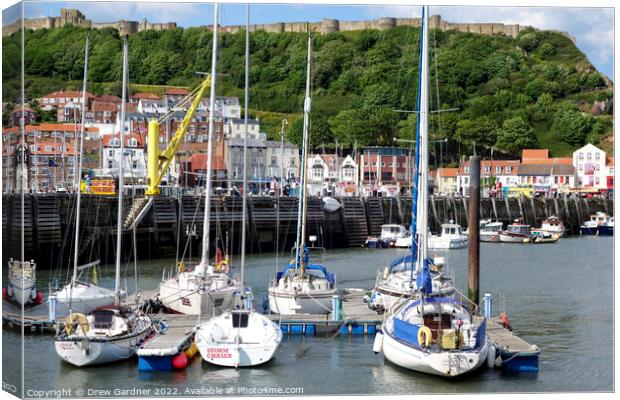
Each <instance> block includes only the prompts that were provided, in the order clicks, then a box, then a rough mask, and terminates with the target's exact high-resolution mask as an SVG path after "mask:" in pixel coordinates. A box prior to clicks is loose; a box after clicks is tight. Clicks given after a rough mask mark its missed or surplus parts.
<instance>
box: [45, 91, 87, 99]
mask: <svg viewBox="0 0 620 400" xmlns="http://www.w3.org/2000/svg"><path fill="white" fill-rule="evenodd" d="M44 97H50V98H60V97H82V92H78V91H77V90H67V91H62V90H61V91H56V92H52V93H48V94H46V95H44V96H41V98H44ZM86 97H95V95H94V94H92V93H88V92H86Z"/></svg>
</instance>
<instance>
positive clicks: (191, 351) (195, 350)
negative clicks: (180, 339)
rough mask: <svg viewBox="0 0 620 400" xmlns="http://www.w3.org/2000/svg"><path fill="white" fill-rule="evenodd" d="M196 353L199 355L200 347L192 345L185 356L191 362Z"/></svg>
mask: <svg viewBox="0 0 620 400" xmlns="http://www.w3.org/2000/svg"><path fill="white" fill-rule="evenodd" d="M196 353H198V347H197V346H196V343H192V344H191V346H189V347H188V348H187V349H186V350H185V355H186V356H187V359H188V360H191V359H192V358H194V356H195V355H196Z"/></svg>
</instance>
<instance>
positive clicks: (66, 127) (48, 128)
mask: <svg viewBox="0 0 620 400" xmlns="http://www.w3.org/2000/svg"><path fill="white" fill-rule="evenodd" d="M18 129H19V127H17V126H14V127H12V128H5V129H3V131H4V132H7V133H13V132H17V131H18ZM76 130H77V131H79V130H80V125H79V124H77V125H74V124H54V123H43V124H40V125H26V132H38V131H40V132H54V131H63V132H68V131H70V132H75V131H76ZM84 130H85V131H86V132H90V133H99V128H97V127H94V126H87V127H85V128H84Z"/></svg>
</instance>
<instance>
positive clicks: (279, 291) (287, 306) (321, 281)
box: [268, 34, 336, 315]
mask: <svg viewBox="0 0 620 400" xmlns="http://www.w3.org/2000/svg"><path fill="white" fill-rule="evenodd" d="M311 76H312V38H311V36H310V34H308V64H307V76H306V98H305V101H304V124H303V145H302V150H301V151H302V156H301V160H302V161H301V182H300V185H299V187H300V190H301V192H300V194H299V204H298V209H297V240H296V241H295V258H294V259H293V260H292V262H290V263H289V264H288V265H287V266H286V267H285V268H284V269H283V270H282V271H280V272H278V273H277V274H276V276H275V278H273V279H272V280H271V282H270V284H269V290H268V294H269V308H270V309H271V312H274V313H278V314H284V315H290V314H328V313H330V312H331V299H332V296H333V295H335V294H336V282H335V276H334V275H333V274H332V273H330V272H328V271H327V268H325V266H323V265H320V264H311V263H310V249H309V248H308V247H307V246H306V208H307V204H306V202H307V185H306V175H307V167H306V164H307V148H308V136H309V132H308V124H309V118H310V109H311V103H312V100H311V98H310V82H311Z"/></svg>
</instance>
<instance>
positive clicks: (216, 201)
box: [2, 193, 613, 268]
mask: <svg viewBox="0 0 620 400" xmlns="http://www.w3.org/2000/svg"><path fill="white" fill-rule="evenodd" d="M136 199H137V198H136ZM136 199H133V198H131V197H129V196H128V197H125V203H124V205H123V209H124V214H125V215H124V217H123V219H124V220H125V219H126V218H127V214H128V213H129V212H130V209H131V208H132V203H133V202H134V201H135V200H136ZM337 200H338V201H339V202H340V205H341V207H340V208H339V209H338V210H336V211H333V212H329V211H326V210H324V208H323V202H322V200H321V199H320V198H317V197H311V198H309V202H308V203H309V204H308V224H307V227H308V234H309V235H312V236H316V237H317V242H316V243H315V245H317V246H319V245H320V246H323V247H326V248H338V247H356V246H362V245H363V244H364V242H365V241H366V239H367V237H368V236H371V235H372V236H375V235H379V233H380V229H381V225H383V224H388V223H394V224H404V225H409V222H410V215H411V198H408V197H367V198H360V197H343V198H337ZM2 201H3V203H2V243H3V262H6V261H7V260H8V258H9V257H13V258H19V257H20V254H21V230H22V223H21V204H22V203H21V202H22V200H21V196H20V195H14V194H4V195H3V198H2ZM117 201H118V200H117V198H116V197H113V196H109V197H108V196H95V195H82V198H81V210H82V211H81V217H80V218H81V228H80V232H81V233H80V243H79V244H78V248H79V257H80V262H84V263H86V262H88V261H91V260H94V259H97V258H100V259H102V261H110V260H113V259H114V252H115V246H116V244H115V242H116V218H117V216H116V215H117ZM247 201H248V207H247V208H248V219H247V226H246V229H247V231H246V233H247V244H246V249H247V251H248V252H249V253H270V252H274V251H276V249H278V248H279V249H280V252H283V253H284V254H288V252H289V250H290V249H291V248H292V246H293V244H294V242H295V236H296V228H297V198H295V197H280V198H278V197H250V198H248V200H247ZM468 201H469V199H468V198H466V197H465V198H464V197H431V199H430V201H429V210H428V212H429V223H430V226H431V230H432V231H433V232H437V231H438V229H439V227H440V225H441V224H442V223H445V222H448V221H450V220H452V221H454V222H456V223H458V224H460V225H461V226H463V227H466V226H467V205H468ZM75 202H76V196H75V194H57V193H54V194H38V195H25V196H24V224H23V226H24V239H25V240H24V244H25V249H24V250H25V255H26V259H34V260H35V261H37V263H38V264H39V266H40V267H41V268H49V267H53V266H57V265H70V264H69V262H70V260H71V259H72V257H73V247H74V244H73V243H74V242H73V240H74V235H75V222H74V221H75ZM211 204H212V208H211V221H210V234H211V236H210V237H211V238H212V240H213V241H217V246H218V247H220V248H229V249H232V251H233V252H237V251H238V249H239V244H240V237H241V219H242V218H241V217H242V200H241V198H240V197H229V196H227V197H214V198H212V202H211ZM597 211H603V212H606V213H607V214H610V215H613V200H612V199H604V198H591V199H583V198H582V199H577V198H526V197H524V198H484V199H482V201H481V204H480V216H481V218H491V219H493V220H499V221H502V222H504V223H505V224H507V223H509V222H511V221H513V220H514V219H516V218H523V220H524V221H525V223H527V224H530V225H531V226H533V227H537V226H540V223H541V221H542V220H543V219H545V218H547V217H549V216H552V215H555V216H558V217H560V218H561V219H562V220H563V221H564V224H565V225H566V226H567V228H568V229H569V231H570V232H571V233H573V234H578V233H579V226H580V225H581V224H582V223H583V222H584V221H586V220H588V219H589V216H590V215H591V214H594V213H596V212H597ZM203 215H204V198H201V197H198V196H193V195H185V196H178V197H167V196H158V197H155V199H154V201H153V205H152V207H151V208H150V209H149V211H148V212H147V214H146V216H145V217H144V219H142V221H140V223H139V224H138V225H137V226H136V229H135V233H136V235H135V240H136V248H137V249H138V250H137V256H138V258H139V259H150V258H159V257H175V256H178V257H181V256H182V254H183V253H185V257H186V258H187V255H188V254H189V253H190V252H191V254H192V255H193V256H196V255H198V254H200V253H199V252H200V243H201V240H202V221H203ZM122 236H123V249H125V250H124V256H125V258H129V257H130V256H132V253H131V249H132V248H133V245H132V243H133V236H134V235H133V230H131V229H124V230H123V235H122ZM215 245H216V243H213V244H212V246H211V248H213V249H214V248H215ZM5 265H6V264H5Z"/></svg>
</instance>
